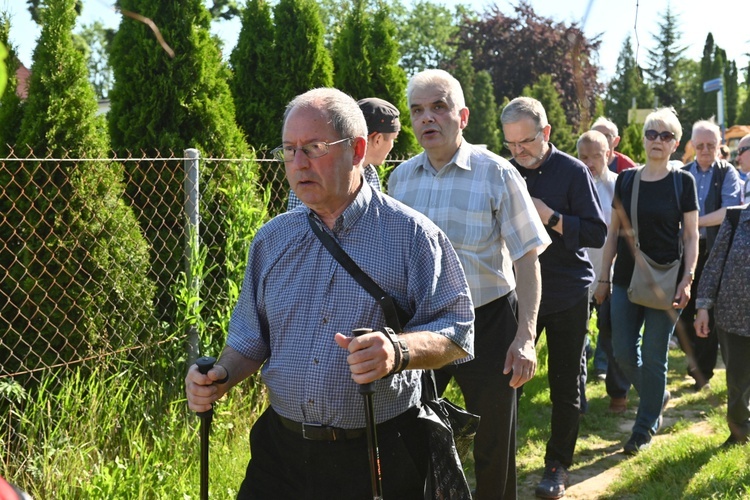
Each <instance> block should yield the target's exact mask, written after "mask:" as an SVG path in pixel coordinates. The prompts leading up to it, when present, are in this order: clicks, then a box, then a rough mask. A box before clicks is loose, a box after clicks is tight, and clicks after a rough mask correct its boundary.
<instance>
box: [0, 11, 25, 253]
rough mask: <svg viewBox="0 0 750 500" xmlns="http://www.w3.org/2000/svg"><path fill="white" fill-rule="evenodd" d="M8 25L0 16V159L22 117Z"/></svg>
mask: <svg viewBox="0 0 750 500" xmlns="http://www.w3.org/2000/svg"><path fill="white" fill-rule="evenodd" d="M10 24H11V23H10V16H8V14H7V13H2V14H0V50H2V48H3V47H5V48H6V49H7V56H6V58H5V60H4V61H3V63H4V65H5V68H6V77H7V80H6V81H7V85H6V89H7V92H3V93H2V94H0V158H5V157H6V156H7V155H8V154H9V153H10V152H11V151H12V146H13V145H15V143H16V138H17V137H18V130H19V129H20V128H21V117H22V107H21V98H20V97H18V94H17V93H16V87H17V86H18V78H17V77H16V70H17V69H18V67H19V65H20V61H19V60H18V55H17V54H16V50H15V47H13V45H12V44H10V41H9V40H8V35H9V33H10ZM2 175H3V176H7V175H8V171H7V170H3V171H2ZM9 182H10V179H7V178H6V177H2V178H0V185H2V186H8V185H9ZM3 213H4V212H3ZM3 241H7V240H5V239H4V240H3Z"/></svg>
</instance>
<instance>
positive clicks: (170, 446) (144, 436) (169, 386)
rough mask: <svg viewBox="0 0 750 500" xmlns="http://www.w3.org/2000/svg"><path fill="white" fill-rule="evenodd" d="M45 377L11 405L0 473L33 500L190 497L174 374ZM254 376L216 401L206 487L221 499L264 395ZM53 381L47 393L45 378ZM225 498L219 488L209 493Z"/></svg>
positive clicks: (192, 436)
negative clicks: (7, 447)
mask: <svg viewBox="0 0 750 500" xmlns="http://www.w3.org/2000/svg"><path fill="white" fill-rule="evenodd" d="M118 368H119V369H118V370H116V371H115V374H114V375H109V376H103V373H107V372H112V368H111V367H108V368H107V369H106V370H105V369H99V368H96V369H94V370H93V371H92V372H91V373H88V374H86V375H83V370H76V371H73V372H71V373H70V374H69V376H67V377H66V379H65V380H62V381H59V380H57V379H53V378H48V379H45V381H44V382H43V383H42V384H41V385H40V386H39V387H38V388H36V389H34V390H33V392H30V393H29V394H27V395H26V397H24V398H23V400H22V401H19V402H16V403H14V404H13V407H12V409H11V412H10V421H9V422H8V425H7V426H6V428H5V429H6V431H10V430H11V429H12V433H13V437H12V439H10V432H6V433H4V434H5V438H8V439H4V441H5V443H6V444H8V445H12V446H13V449H12V450H7V451H8V452H9V453H7V456H8V457H9V461H8V463H4V464H3V472H2V474H3V475H4V476H5V477H7V478H9V479H10V480H12V481H13V482H15V483H17V484H19V485H21V486H22V487H23V488H24V489H25V490H26V491H27V492H28V493H30V494H31V495H33V496H34V497H35V498H38V499H47V498H66V499H67V498H86V499H113V498H122V499H132V498H144V499H146V498H149V499H150V498H164V499H167V498H169V499H173V498H191V497H193V498H196V497H197V494H196V492H197V491H198V486H199V485H198V477H199V459H198V458H199V437H198V428H199V422H200V421H199V419H197V418H196V417H195V416H194V415H192V414H191V413H190V412H189V411H188V410H187V405H186V402H185V399H184V393H183V390H184V388H183V381H182V375H175V377H174V378H173V379H172V380H158V381H157V380H149V379H148V378H144V377H141V376H140V375H141V373H138V372H137V371H136V372H133V371H131V370H129V367H128V365H127V364H125V363H124V364H123V365H122V366H120V367H118ZM256 382H257V381H256V380H250V381H248V382H246V383H245V384H242V385H240V386H238V387H237V388H236V389H235V391H233V395H232V397H231V398H227V399H226V400H224V401H222V402H221V403H220V404H219V405H217V412H216V418H215V421H216V425H214V427H213V435H212V442H211V446H212V453H213V456H212V462H213V465H214V470H213V474H212V489H214V490H215V491H216V492H217V493H218V492H221V491H224V492H225V493H226V496H227V498H229V497H230V496H231V493H232V488H233V487H234V488H236V487H237V484H238V481H237V480H236V478H237V477H242V473H243V472H244V467H245V465H246V463H247V459H248V453H247V452H245V453H244V456H243V457H241V458H240V457H237V460H234V459H232V458H229V457H228V456H227V455H228V453H227V452H226V450H227V449H231V450H232V453H234V450H236V449H239V448H241V443H245V445H244V447H245V448H246V449H247V444H246V443H247V434H248V431H249V428H250V426H251V425H252V422H253V421H254V419H255V418H256V416H257V415H258V412H259V411H261V410H262V408H263V407H264V404H265V403H264V394H263V392H262V390H261V389H259V387H260V386H259V385H258V384H257V383H256ZM51 383H55V384H59V387H58V388H57V389H56V390H54V391H53V390H50V387H49V384H51ZM223 497H224V495H222V494H221V493H218V496H217V498H223Z"/></svg>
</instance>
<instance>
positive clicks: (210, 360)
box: [195, 356, 216, 418]
mask: <svg viewBox="0 0 750 500" xmlns="http://www.w3.org/2000/svg"><path fill="white" fill-rule="evenodd" d="M215 363H216V358H214V357H213V356H202V357H200V358H198V359H196V360H195V364H196V365H198V371H199V372H201V373H202V374H203V375H205V374H206V373H208V371H209V370H210V369H211V368H213V367H214V364H215ZM213 411H214V409H213V407H212V408H211V409H210V410H206V411H200V412H197V413H196V415H198V416H199V417H200V418H206V417H208V416H210V415H212V414H213Z"/></svg>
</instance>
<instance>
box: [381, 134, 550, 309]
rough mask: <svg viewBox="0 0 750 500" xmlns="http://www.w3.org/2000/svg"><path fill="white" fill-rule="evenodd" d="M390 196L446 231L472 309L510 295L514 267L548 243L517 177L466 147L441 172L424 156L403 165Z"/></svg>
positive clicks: (474, 148) (393, 176)
mask: <svg viewBox="0 0 750 500" xmlns="http://www.w3.org/2000/svg"><path fill="white" fill-rule="evenodd" d="M388 193H389V194H390V195H391V196H393V197H394V198H396V199H397V200H399V201H402V202H403V203H405V204H407V205H409V206H410V207H412V208H414V209H416V210H418V211H419V212H422V213H423V214H425V215H426V216H427V217H428V218H429V219H430V220H432V221H433V222H434V223H435V224H437V225H438V227H440V229H442V230H443V231H445V234H447V235H448V238H449V239H450V241H451V243H452V244H453V247H454V248H455V249H456V252H457V253H458V257H459V259H460V260H461V264H462V265H463V267H464V271H465V272H466V279H467V281H468V282H469V288H470V289H471V298H472V301H473V302H474V306H475V307H480V306H482V305H485V304H488V303H489V302H491V301H493V300H495V299H497V298H499V297H502V296H503V295H506V294H508V293H509V292H510V291H512V290H513V289H514V288H515V286H516V282H515V277H514V274H513V261H515V260H518V259H519V258H521V257H522V256H523V255H524V254H526V253H527V252H529V251H530V250H533V249H535V248H536V249H537V251H538V252H539V253H541V252H543V251H544V249H545V248H546V247H547V245H549V244H550V242H551V239H550V237H549V235H548V234H547V231H546V230H545V229H544V225H543V224H542V221H541V220H540V219H539V215H538V214H537V211H536V209H535V208H534V204H533V202H532V201H531V197H530V196H529V194H528V191H527V190H526V184H525V183H524V181H523V179H522V178H521V176H520V175H519V174H518V171H517V170H516V169H515V168H513V166H512V165H511V164H510V163H509V162H508V161H507V160H505V159H503V158H502V157H500V156H498V155H496V154H494V153H492V152H490V151H488V150H487V149H484V148H481V147H478V146H473V145H471V144H469V143H467V142H466V141H463V143H462V144H461V146H460V147H459V148H458V151H456V154H455V155H454V156H453V158H452V160H451V161H450V163H448V164H447V165H445V166H444V167H443V168H441V169H440V170H439V171H436V170H435V169H434V168H433V167H432V165H431V164H430V161H429V159H428V158H427V154H426V153H421V154H419V155H417V156H415V157H414V158H411V159H410V160H408V161H406V162H404V163H402V164H401V165H399V166H398V167H396V169H395V170H394V171H393V172H392V173H391V176H390V179H389V181H388Z"/></svg>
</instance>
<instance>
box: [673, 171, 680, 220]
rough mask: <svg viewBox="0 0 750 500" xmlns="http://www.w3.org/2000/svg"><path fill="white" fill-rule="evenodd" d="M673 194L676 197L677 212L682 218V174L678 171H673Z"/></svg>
mask: <svg viewBox="0 0 750 500" xmlns="http://www.w3.org/2000/svg"><path fill="white" fill-rule="evenodd" d="M672 178H673V179H674V194H675V196H677V211H678V212H680V216H682V174H681V173H680V170H679V169H674V175H673V176H672Z"/></svg>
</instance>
